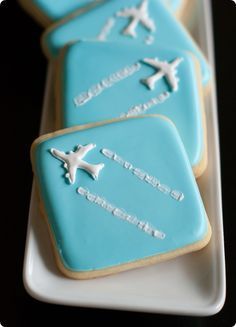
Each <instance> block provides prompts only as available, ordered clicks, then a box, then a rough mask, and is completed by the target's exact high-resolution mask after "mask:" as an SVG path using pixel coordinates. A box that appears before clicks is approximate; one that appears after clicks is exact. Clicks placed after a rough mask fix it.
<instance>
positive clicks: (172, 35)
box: [43, 0, 210, 84]
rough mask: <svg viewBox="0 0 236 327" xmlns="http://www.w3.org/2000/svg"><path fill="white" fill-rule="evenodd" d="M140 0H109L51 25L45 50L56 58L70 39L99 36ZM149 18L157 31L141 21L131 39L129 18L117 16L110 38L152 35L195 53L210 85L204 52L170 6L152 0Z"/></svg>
mask: <svg viewBox="0 0 236 327" xmlns="http://www.w3.org/2000/svg"><path fill="white" fill-rule="evenodd" d="M140 3H141V0H129V1H127V0H110V1H109V3H105V4H103V5H101V6H99V7H96V8H95V9H94V10H91V11H89V12H87V13H85V14H83V15H79V16H77V17H76V16H75V17H74V18H72V19H70V20H69V21H67V22H66V23H64V24H61V25H59V26H58V25H57V26H56V27H54V28H50V29H49V31H48V32H46V34H44V37H43V46H44V49H45V51H46V52H47V53H48V54H50V55H51V56H53V57H56V56H57V55H58V52H59V50H60V49H61V48H62V47H63V46H65V44H67V43H68V42H71V41H75V40H78V39H88V38H90V39H91V38H92V39H94V38H97V36H98V35H99V34H100V32H101V30H102V29H103V27H104V26H105V25H106V23H107V21H108V19H110V18H111V17H114V18H115V17H116V13H118V12H119V11H121V10H123V9H124V8H129V7H132V6H139V5H140ZM148 10H149V13H150V18H151V19H152V20H154V22H155V25H156V31H155V32H152V33H150V31H148V30H147V29H146V28H144V27H143V26H142V24H138V26H137V28H136V33H137V37H136V38H132V37H130V36H127V35H124V34H123V33H122V31H123V30H124V29H125V28H126V27H127V25H128V24H129V22H130V20H129V18H124V17H116V18H115V24H114V26H113V27H112V29H111V31H110V33H109V35H108V37H107V40H108V41H122V42H125V41H126V42H130V41H131V40H132V41H133V43H134V42H136V43H145V39H146V38H147V37H148V36H150V35H153V36H154V38H155V40H154V42H155V43H156V44H158V45H163V46H170V45H171V47H173V48H180V49H184V50H187V51H190V52H193V53H194V54H195V55H196V57H197V58H198V60H199V62H200V65H201V70H202V75H203V83H204V84H207V83H208V82H209V80H210V69H209V66H208V63H207V62H206V59H205V58H204V56H203V55H202V53H201V51H200V50H199V48H198V46H197V45H196V43H195V42H194V41H193V39H192V38H191V37H190V36H189V34H188V32H187V31H186V29H185V28H184V27H183V26H182V24H181V23H179V22H178V20H177V19H176V18H175V17H173V15H172V14H171V13H170V12H169V10H168V9H167V8H165V6H164V5H163V4H162V3H161V0H149V7H148Z"/></svg>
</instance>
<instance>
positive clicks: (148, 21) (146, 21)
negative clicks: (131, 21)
mask: <svg viewBox="0 0 236 327" xmlns="http://www.w3.org/2000/svg"><path fill="white" fill-rule="evenodd" d="M142 23H143V25H144V26H145V27H146V28H147V29H149V30H150V31H155V29H156V26H155V23H154V21H153V20H152V19H151V18H148V17H147V18H145V19H142Z"/></svg>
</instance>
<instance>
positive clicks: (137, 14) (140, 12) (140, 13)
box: [116, 0, 155, 37]
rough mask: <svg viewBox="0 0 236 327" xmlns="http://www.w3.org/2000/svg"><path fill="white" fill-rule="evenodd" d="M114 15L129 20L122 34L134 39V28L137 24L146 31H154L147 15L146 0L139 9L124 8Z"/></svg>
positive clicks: (153, 24) (152, 23) (153, 26)
mask: <svg viewBox="0 0 236 327" xmlns="http://www.w3.org/2000/svg"><path fill="white" fill-rule="evenodd" d="M116 15H117V16H118V17H126V18H130V20H131V22H130V24H129V25H128V26H127V27H126V28H125V29H124V31H123V34H126V35H130V36H132V37H136V36H137V35H136V27H137V25H138V24H139V23H141V24H142V25H143V26H144V27H145V28H147V29H148V30H150V31H155V23H154V21H153V20H152V19H151V18H150V17H149V15H148V0H143V1H142V2H141V4H140V5H139V7H132V8H126V9H124V10H122V11H119V12H118V13H117V14H116Z"/></svg>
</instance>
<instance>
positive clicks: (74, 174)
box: [68, 165, 77, 184]
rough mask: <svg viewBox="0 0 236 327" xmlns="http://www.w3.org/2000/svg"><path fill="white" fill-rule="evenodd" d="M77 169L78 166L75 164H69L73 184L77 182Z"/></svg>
mask: <svg viewBox="0 0 236 327" xmlns="http://www.w3.org/2000/svg"><path fill="white" fill-rule="evenodd" d="M76 170H77V167H76V166H75V165H73V166H71V165H69V167H68V174H69V175H68V178H69V181H70V183H71V184H74V183H75V178H76Z"/></svg>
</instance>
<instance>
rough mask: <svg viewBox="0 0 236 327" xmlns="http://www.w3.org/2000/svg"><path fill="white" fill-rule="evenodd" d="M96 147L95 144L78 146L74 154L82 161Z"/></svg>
mask: <svg viewBox="0 0 236 327" xmlns="http://www.w3.org/2000/svg"><path fill="white" fill-rule="evenodd" d="M95 147H96V146H95V144H92V143H90V144H87V145H84V146H83V145H78V147H77V150H76V153H79V156H80V159H83V158H84V157H85V156H86V154H87V153H88V152H89V151H91V150H92V149H94V148H95Z"/></svg>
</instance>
